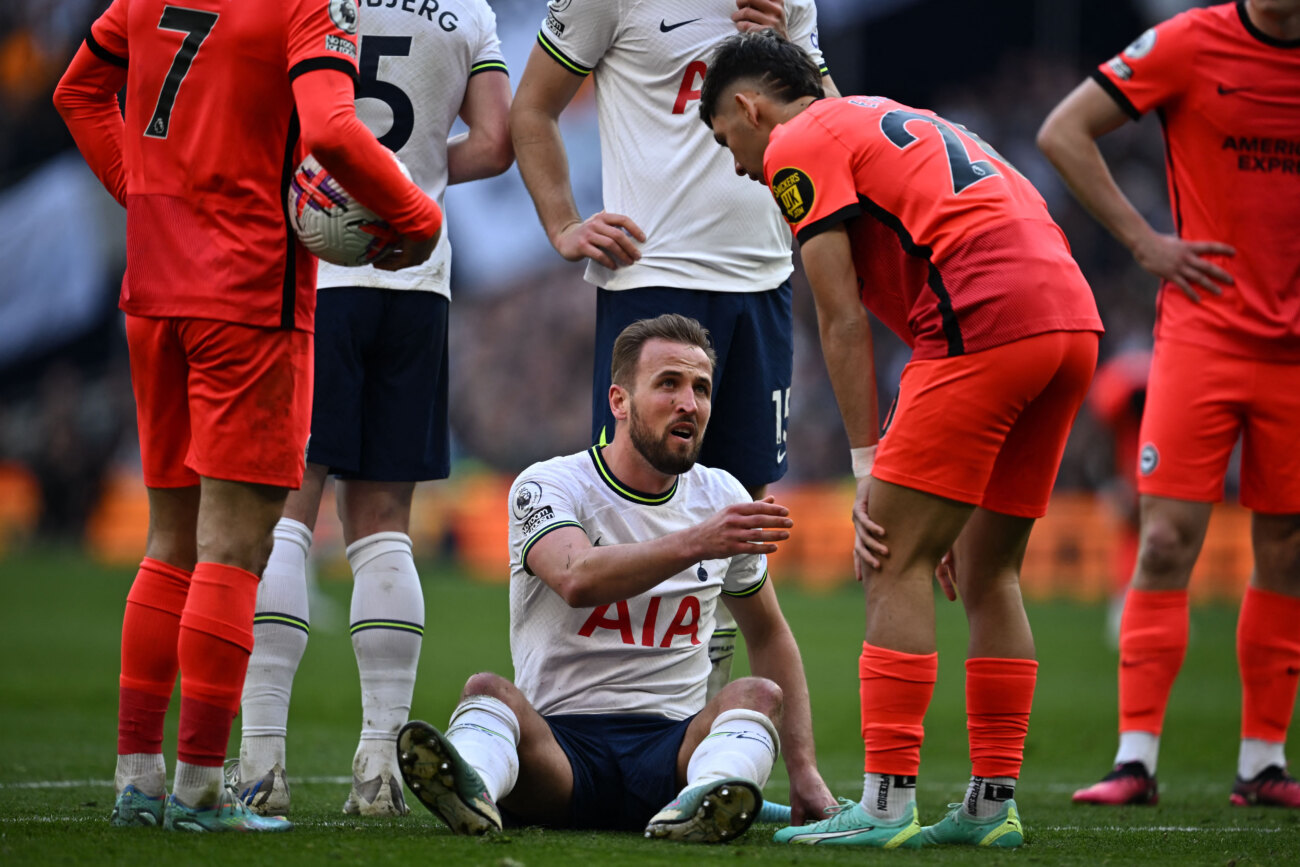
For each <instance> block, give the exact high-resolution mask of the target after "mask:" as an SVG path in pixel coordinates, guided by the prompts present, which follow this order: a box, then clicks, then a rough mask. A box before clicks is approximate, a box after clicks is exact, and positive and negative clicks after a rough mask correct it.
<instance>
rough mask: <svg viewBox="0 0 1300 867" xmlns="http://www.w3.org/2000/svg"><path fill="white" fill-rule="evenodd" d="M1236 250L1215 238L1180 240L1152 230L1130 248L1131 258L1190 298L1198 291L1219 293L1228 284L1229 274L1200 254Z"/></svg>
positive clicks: (1231, 253) (1196, 297)
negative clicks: (1207, 239) (1208, 239)
mask: <svg viewBox="0 0 1300 867" xmlns="http://www.w3.org/2000/svg"><path fill="white" fill-rule="evenodd" d="M1236 254H1237V251H1236V250H1235V249H1234V248H1233V247H1232V246H1230V245H1228V244H1224V243H1221V242H1219V241H1184V240H1183V239H1182V238H1179V237H1178V236H1177V235H1161V234H1156V233H1152V234H1151V235H1150V236H1148V237H1147V238H1145V239H1143V240H1142V241H1141V242H1140V243H1138V244H1137V246H1135V247H1134V248H1133V258H1134V259H1136V260H1137V263H1138V264H1139V265H1141V266H1142V267H1143V268H1145V269H1146V270H1147V271H1150V272H1151V273H1152V274H1154V275H1156V276H1157V277H1160V278H1162V279H1164V280H1168V281H1169V282H1170V283H1173V284H1174V285H1176V286H1177V287H1178V288H1179V289H1182V290H1183V294H1184V295H1186V296H1187V297H1188V298H1190V299H1192V300H1193V301H1198V302H1199V301H1200V300H1201V296H1200V292H1208V293H1210V294H1211V295H1222V294H1223V287H1224V286H1231V285H1232V275H1231V274H1229V273H1228V272H1227V271H1225V270H1223V269H1222V268H1220V267H1219V266H1218V265H1215V264H1214V263H1213V262H1211V261H1209V260H1207V259H1204V258H1202V257H1203V256H1206V255H1213V256H1235V255H1236Z"/></svg>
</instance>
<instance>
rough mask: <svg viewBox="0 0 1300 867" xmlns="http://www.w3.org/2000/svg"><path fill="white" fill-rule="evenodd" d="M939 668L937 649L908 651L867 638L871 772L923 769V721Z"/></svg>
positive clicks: (862, 669)
mask: <svg viewBox="0 0 1300 867" xmlns="http://www.w3.org/2000/svg"><path fill="white" fill-rule="evenodd" d="M938 673H939V654H937V653H926V654H915V653H902V652H901V651H897V650H887V649H886V648H883V647H874V646H872V645H870V644H867V643H866V642H865V641H864V642H862V656H861V658H860V659H859V660H858V677H859V678H860V679H861V692H860V697H861V702H862V740H863V743H864V744H865V746H866V753H867V754H866V765H865V769H866V772H867V773H869V774H902V775H904V776H913V777H914V776H916V775H917V773H919V772H920V770H921V741H922V740H924V739H925V727H924V726H923V725H922V723H923V722H924V720H925V712H926V710H927V709H928V708H929V707H930V697H931V696H932V695H933V694H934V681H935V679H936V677H937V676H938Z"/></svg>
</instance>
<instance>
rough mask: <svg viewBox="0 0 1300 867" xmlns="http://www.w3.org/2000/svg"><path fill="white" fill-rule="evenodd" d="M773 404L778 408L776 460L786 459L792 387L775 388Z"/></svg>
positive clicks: (779, 461) (778, 461)
mask: <svg viewBox="0 0 1300 867" xmlns="http://www.w3.org/2000/svg"><path fill="white" fill-rule="evenodd" d="M772 405H773V406H774V407H775V408H776V462H777V463H778V464H779V463H781V461H783V460H785V436H786V427H787V426H788V425H789V423H790V389H788V388H787V389H785V390H782V389H779V388H778V389H775V390H774V391H773V392H772Z"/></svg>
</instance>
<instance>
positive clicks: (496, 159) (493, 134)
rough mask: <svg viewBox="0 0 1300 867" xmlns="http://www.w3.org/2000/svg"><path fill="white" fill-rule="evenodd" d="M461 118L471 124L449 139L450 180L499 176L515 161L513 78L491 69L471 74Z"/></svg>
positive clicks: (457, 181)
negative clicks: (512, 113) (511, 112)
mask: <svg viewBox="0 0 1300 867" xmlns="http://www.w3.org/2000/svg"><path fill="white" fill-rule="evenodd" d="M460 118H461V120H463V121H465V123H466V125H468V126H469V132H465V133H461V134H460V135H458V136H455V137H454V138H452V139H450V140H449V141H448V142H447V183H449V184H463V183H465V182H466V181H477V180H479V179H480V178H491V177H495V176H497V175H499V174H501V173H502V172H504V171H505V170H506V169H508V168H510V164H511V163H513V162H514V161H515V148H514V143H513V142H512V141H511V140H510V79H509V78H508V77H507V76H506V75H505V74H504V73H502V72H497V71H495V70H489V71H487V72H481V73H479V74H478V75H474V76H471V77H470V79H469V84H468V85H466V87H465V99H464V101H463V102H462V103H461V108H460Z"/></svg>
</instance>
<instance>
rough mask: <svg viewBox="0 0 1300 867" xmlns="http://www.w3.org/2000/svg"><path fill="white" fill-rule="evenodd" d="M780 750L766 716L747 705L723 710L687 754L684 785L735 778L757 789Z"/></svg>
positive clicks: (773, 728) (763, 781)
mask: <svg viewBox="0 0 1300 867" xmlns="http://www.w3.org/2000/svg"><path fill="white" fill-rule="evenodd" d="M780 751H781V739H780V737H779V736H778V735H777V733H776V726H774V725H772V721H771V720H770V719H768V718H767V717H766V716H764V715H763V714H761V713H759V712H758V711H756V710H749V709H747V708H733V709H732V710H726V711H723V712H722V713H720V714H718V718H717V719H715V720H714V721H713V725H712V726H711V727H710V728H709V733H708V734H707V735H706V736H705V738H704V740H702V741H700V745H699V746H698V747H696V748H695V752H693V753H691V760H690V762H689V763H688V764H687V765H686V788H687V789H689V788H692V787H694V786H698V785H700V784H701V783H707V782H710V781H712V780H726V779H732V778H737V777H738V778H740V779H742V780H749V781H750V782H751V783H754V784H756V785H757V786H758V787H759V788H760V789H761V788H763V786H766V785H767V778H768V777H769V776H771V774H772V764H773V763H774V762H775V761H776V757H777V755H778V754H779V753H780ZM683 791H685V790H683Z"/></svg>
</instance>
